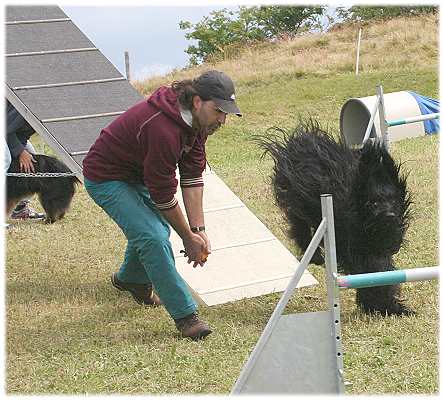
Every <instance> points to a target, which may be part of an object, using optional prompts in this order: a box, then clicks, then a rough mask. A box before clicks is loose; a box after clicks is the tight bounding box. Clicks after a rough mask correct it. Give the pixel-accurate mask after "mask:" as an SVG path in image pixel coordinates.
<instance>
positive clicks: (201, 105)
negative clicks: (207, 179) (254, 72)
mask: <svg viewBox="0 0 444 400" xmlns="http://www.w3.org/2000/svg"><path fill="white" fill-rule="evenodd" d="M229 113H233V114H237V115H238V116H241V113H240V110H239V108H238V107H237V105H236V103H235V95H234V85H233V82H232V80H231V79H230V78H229V77H228V76H227V75H225V74H224V73H222V72H219V71H208V72H206V73H204V74H202V75H201V76H199V77H198V78H196V79H194V80H184V81H181V82H174V83H173V84H172V85H171V87H161V88H159V89H158V90H157V91H155V92H154V93H153V94H152V95H151V96H150V97H149V98H148V100H143V101H141V102H139V103H138V104H136V105H134V106H133V107H131V108H130V109H129V110H128V111H126V112H125V113H124V114H122V115H120V116H119V117H118V118H117V119H116V120H114V121H113V122H112V123H111V124H110V125H109V126H108V127H106V128H105V129H103V130H102V132H101V134H100V136H99V138H98V139H97V141H96V142H95V143H94V144H93V146H92V147H91V149H90V150H89V153H88V155H87V156H86V158H85V160H84V161H83V174H84V177H85V179H84V183H85V188H86V190H87V191H88V193H89V194H90V196H91V197H92V198H93V200H94V201H95V202H96V203H97V204H98V205H99V206H100V207H102V208H103V209H104V210H105V212H106V213H107V214H108V215H109V216H110V217H111V218H112V219H113V220H114V221H115V222H116V223H117V225H118V226H119V227H120V228H121V229H122V231H123V233H124V234H125V236H126V238H127V239H128V244H127V248H126V252H125V257H124V261H123V263H122V265H121V267H120V270H119V271H118V272H116V273H113V274H112V276H111V282H112V284H113V285H114V286H115V287H116V288H117V289H119V290H123V291H128V292H130V293H131V295H132V296H133V298H134V299H135V300H136V301H137V303H139V304H144V305H158V304H160V303H163V304H164V306H165V308H166V309H167V311H168V313H169V314H170V315H171V317H172V318H173V319H174V321H175V324H176V327H177V329H178V330H179V332H180V333H181V335H182V337H189V338H192V339H195V340H197V339H201V338H204V337H205V336H207V335H208V334H210V333H211V329H210V328H209V327H208V325H207V324H206V323H205V322H203V321H202V320H200V319H199V318H198V316H197V305H196V303H195V302H194V300H193V298H192V296H191V294H190V292H189V290H188V288H187V286H186V284H185V282H184V281H183V279H182V277H181V276H180V275H179V274H178V272H177V270H176V267H175V263H174V256H173V251H172V248H171V243H170V241H169V235H170V226H172V227H173V228H174V230H175V231H176V232H177V233H178V234H179V236H180V237H181V238H182V241H183V245H184V249H185V254H186V256H187V257H188V263H193V266H194V267H196V266H198V265H200V266H203V265H204V264H205V262H206V258H207V256H208V255H209V254H210V253H211V244H210V240H209V239H208V237H207V235H206V233H205V223H204V215H203V209H202V195H203V179H202V172H203V170H204V169H205V166H206V157H205V142H206V140H207V137H208V135H211V134H213V133H214V132H215V131H216V130H217V129H218V128H219V127H220V126H221V125H222V124H224V123H225V120H226V116H227V114H229ZM177 167H178V168H179V175H180V185H181V189H182V196H183V201H184V205H185V210H186V214H187V218H188V223H187V221H186V220H185V217H184V215H183V213H182V210H181V208H180V206H179V205H178V203H177V200H176V198H175V193H176V190H177V179H176V168H177ZM153 286H154V288H155V290H156V293H157V295H158V296H157V295H156V294H155V293H154V292H153Z"/></svg>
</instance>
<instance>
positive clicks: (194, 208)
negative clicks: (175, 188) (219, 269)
mask: <svg viewBox="0 0 444 400" xmlns="http://www.w3.org/2000/svg"><path fill="white" fill-rule="evenodd" d="M203 188H204V187H203V186H195V187H182V198H183V203H184V205H185V210H186V213H187V217H188V223H189V224H190V227H191V228H202V227H203V229H205V228H204V227H205V219H204V213H203V202H202V200H203ZM196 233H197V234H198V235H199V236H200V237H201V238H202V239H203V240H204V241H205V245H206V249H205V251H206V253H207V255H208V254H210V253H211V243H210V240H209V239H208V236H207V234H206V232H205V230H200V231H198V232H196Z"/></svg>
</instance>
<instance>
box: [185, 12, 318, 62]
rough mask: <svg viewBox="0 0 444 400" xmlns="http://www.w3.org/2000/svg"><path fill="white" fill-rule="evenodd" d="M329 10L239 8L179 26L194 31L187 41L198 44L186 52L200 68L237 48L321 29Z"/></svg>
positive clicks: (189, 34)
mask: <svg viewBox="0 0 444 400" xmlns="http://www.w3.org/2000/svg"><path fill="white" fill-rule="evenodd" d="M325 8H326V7H325V6H319V7H295V6H270V7H267V6H260V7H239V8H238V10H237V11H229V10H228V9H226V8H224V9H222V10H219V11H213V12H211V13H210V15H209V16H207V17H204V18H203V19H202V20H201V21H199V22H198V23H196V24H192V23H191V22H188V21H180V23H179V27H180V29H182V30H189V31H190V32H187V33H186V34H185V38H186V39H188V40H195V41H196V42H197V45H190V46H189V47H188V48H187V49H186V50H185V51H186V53H188V54H189V55H190V64H191V65H196V64H199V63H200V62H203V61H206V60H207V59H208V58H209V57H210V56H213V57H214V56H217V55H223V54H224V52H225V50H226V49H227V48H229V47H230V46H233V45H238V46H245V45H248V44H251V43H254V42H260V41H264V40H270V39H274V38H279V37H280V36H282V35H287V36H294V35H296V34H297V33H298V32H299V31H300V30H308V29H311V28H313V27H317V26H318V25H319V21H320V18H321V16H322V15H323V13H324V10H325Z"/></svg>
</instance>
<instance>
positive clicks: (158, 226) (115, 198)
mask: <svg viewBox="0 0 444 400" xmlns="http://www.w3.org/2000/svg"><path fill="white" fill-rule="evenodd" d="M84 184H85V188H86V190H87V192H88V194H89V195H90V196H91V198H92V199H93V200H94V201H95V202H96V203H97V204H98V205H99V206H100V207H101V208H102V209H103V210H104V211H105V212H106V213H107V214H108V215H109V216H110V217H111V218H112V219H113V220H114V222H115V223H116V224H117V225H118V226H119V228H120V229H121V230H122V231H123V233H124V234H125V237H126V239H127V240H128V244H127V247H126V252H125V257H124V260H123V263H122V265H121V267H120V270H119V271H118V273H117V277H118V279H119V280H121V281H123V282H128V283H150V282H151V283H152V284H153V286H154V288H155V290H156V292H157V294H158V295H159V297H160V299H161V300H162V303H163V304H164V306H165V308H166V310H167V311H168V313H169V314H170V315H171V317H172V318H173V319H178V318H183V317H185V316H187V315H189V314H191V313H192V312H194V311H196V310H197V305H196V303H195V302H194V300H193V298H192V296H191V294H190V291H189V289H188V287H187V285H186V283H185V282H184V280H183V279H182V277H181V276H180V275H179V273H178V272H177V270H176V265H175V262H174V255H173V250H172V248H171V243H170V239H169V237H170V226H169V225H168V223H167V222H166V220H165V219H164V218H163V216H162V215H161V214H160V212H159V210H158V209H157V207H156V206H155V204H154V203H153V201H152V200H151V197H150V194H149V192H148V189H147V188H146V187H145V186H144V185H142V184H131V183H127V182H122V181H106V182H102V183H96V182H92V181H90V180H88V179H86V178H85V179H84Z"/></svg>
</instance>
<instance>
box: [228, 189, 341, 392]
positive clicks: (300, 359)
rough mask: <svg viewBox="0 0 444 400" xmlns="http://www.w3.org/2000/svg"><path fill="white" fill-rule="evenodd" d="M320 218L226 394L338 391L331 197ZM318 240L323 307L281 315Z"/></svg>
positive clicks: (325, 198)
mask: <svg viewBox="0 0 444 400" xmlns="http://www.w3.org/2000/svg"><path fill="white" fill-rule="evenodd" d="M321 205H322V220H321V223H320V225H319V227H318V229H317V230H316V233H315V235H314V236H313V239H312V241H311V243H310V245H309V246H308V248H307V250H306V252H305V254H304V256H303V257H302V260H301V262H300V264H299V266H298V268H297V270H296V272H295V273H294V275H293V277H292V279H291V280H290V282H289V284H288V286H287V289H286V290H285V292H284V294H283V295H282V297H281V299H280V300H279V303H278V304H277V306H276V308H275V309H274V311H273V314H272V315H271V317H270V319H269V321H268V323H267V325H266V326H265V328H264V331H263V332H262V335H261V337H260V338H259V341H258V342H257V344H256V347H255V348H254V350H253V352H252V353H251V355H250V358H249V359H248V361H247V363H246V364H245V365H244V367H243V369H242V371H241V373H240V375H239V378H238V380H237V381H236V383H235V385H234V387H233V389H232V392H231V393H232V394H272V393H274V394H331V393H343V392H344V381H343V353H342V339H341V326H340V325H341V320H340V304H339V293H338V288H337V286H336V284H335V276H336V271H337V264H336V245H335V230H334V218H333V201H332V198H331V195H322V196H321ZM322 239H324V248H325V269H326V271H325V273H326V280H327V295H328V310H327V311H319V312H310V313H304V314H289V315H283V312H284V309H285V306H286V305H287V303H288V301H289V300H290V298H291V296H292V294H293V292H294V290H295V288H296V286H297V283H298V282H299V280H300V279H301V277H302V276H303V273H304V271H305V269H306V268H307V266H308V263H309V262H310V260H311V258H312V257H313V254H314V252H315V250H316V248H317V247H318V245H319V243H320V242H321V240H322Z"/></svg>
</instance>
